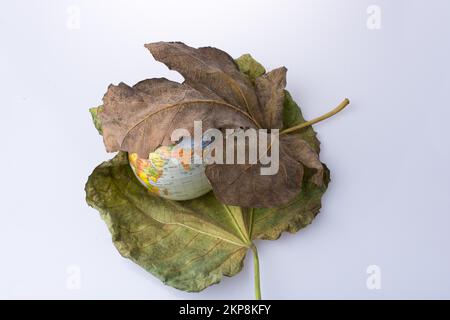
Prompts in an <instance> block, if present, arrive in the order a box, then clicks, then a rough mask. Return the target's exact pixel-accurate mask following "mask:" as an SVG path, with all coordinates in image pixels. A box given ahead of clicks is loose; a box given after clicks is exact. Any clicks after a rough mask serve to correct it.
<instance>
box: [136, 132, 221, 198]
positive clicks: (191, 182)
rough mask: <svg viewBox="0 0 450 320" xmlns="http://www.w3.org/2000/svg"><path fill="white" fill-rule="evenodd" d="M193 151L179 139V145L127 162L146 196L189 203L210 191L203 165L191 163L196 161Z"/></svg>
mask: <svg viewBox="0 0 450 320" xmlns="http://www.w3.org/2000/svg"><path fill="white" fill-rule="evenodd" d="M193 150H194V149H193V147H192V144H191V142H190V140H189V139H183V140H182V141H181V142H180V143H179V144H176V145H170V146H161V147H159V148H158V149H156V150H155V151H154V152H152V153H150V155H149V157H148V159H142V158H139V156H138V155H137V154H136V153H130V154H129V155H128V158H129V161H130V165H131V168H132V169H133V172H134V174H135V175H136V177H137V178H138V180H139V181H140V182H141V183H142V184H143V185H144V186H145V187H147V189H148V190H149V191H150V192H152V193H154V194H157V195H158V196H160V197H162V198H166V199H170V200H190V199H195V198H198V197H200V196H202V195H204V194H206V193H208V192H209V191H211V189H212V187H211V184H210V183H209V181H208V178H207V177H206V175H205V166H204V164H202V163H196V161H194V160H195V159H198V158H197V156H196V155H194V152H193Z"/></svg>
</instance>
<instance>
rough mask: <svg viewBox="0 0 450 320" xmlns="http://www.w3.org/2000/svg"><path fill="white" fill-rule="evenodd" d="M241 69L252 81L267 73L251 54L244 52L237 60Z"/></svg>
mask: <svg viewBox="0 0 450 320" xmlns="http://www.w3.org/2000/svg"><path fill="white" fill-rule="evenodd" d="M235 62H236V64H237V66H238V68H239V70H240V71H241V72H243V73H245V74H246V75H247V76H248V77H249V78H250V79H251V80H252V81H255V79H256V78H257V77H259V76H262V75H263V74H265V73H266V69H265V68H264V67H263V66H262V65H261V64H260V63H259V62H258V61H256V60H255V59H253V57H252V56H251V55H250V54H249V53H246V54H243V55H242V56H240V57H239V58H237V59H236V60H235Z"/></svg>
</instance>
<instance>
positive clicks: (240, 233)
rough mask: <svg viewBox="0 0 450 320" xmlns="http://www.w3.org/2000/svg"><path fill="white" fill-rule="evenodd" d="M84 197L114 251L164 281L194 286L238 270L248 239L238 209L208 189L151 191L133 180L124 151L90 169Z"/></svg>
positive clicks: (188, 288)
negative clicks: (173, 193) (194, 195)
mask: <svg viewBox="0 0 450 320" xmlns="http://www.w3.org/2000/svg"><path fill="white" fill-rule="evenodd" d="M86 200H87V202H88V204H89V205H90V206H92V207H94V208H95V209H97V210H98V211H99V212H100V213H101V216H102V218H103V219H104V220H105V222H106V224H107V225H108V228H109V230H110V232H111V233H112V236H113V242H114V244H115V246H116V247H117V249H118V250H119V252H120V253H121V254H122V255H123V256H124V257H126V258H130V259H131V260H133V261H134V262H136V263H137V264H138V265H140V266H142V267H143V268H144V269H146V270H147V271H149V272H151V273H152V274H154V275H155V276H156V277H158V278H159V279H161V280H162V281H163V282H164V283H166V284H168V285H170V286H173V287H175V288H177V289H181V290H185V291H200V290H203V289H204V288H206V287H207V286H209V285H211V284H214V283H217V282H219V281H220V279H221V278H222V276H223V275H226V276H233V275H235V274H236V273H238V272H239V271H240V270H241V269H242V265H243V259H244V257H245V254H246V252H247V249H248V247H249V246H250V242H249V239H248V238H247V236H246V234H247V232H246V228H245V224H244V221H243V214H242V211H241V209H240V208H237V207H231V208H230V207H227V206H225V205H222V204H221V203H219V202H218V201H217V200H216V199H215V198H214V196H213V194H212V193H209V194H207V195H205V196H203V197H201V198H198V199H194V200H190V201H183V202H177V201H171V200H166V199H163V198H160V197H158V196H155V195H153V194H151V193H149V192H148V191H147V189H146V188H145V187H143V186H142V185H141V184H140V183H139V182H138V180H137V179H136V177H135V176H134V174H133V172H132V170H131V168H130V165H129V163H128V158H127V156H126V154H125V153H122V152H121V153H119V154H118V155H117V156H116V157H115V158H113V159H112V160H110V161H107V162H104V163H102V164H101V165H100V166H98V167H97V168H96V169H95V170H94V172H93V173H92V175H91V176H90V177H89V180H88V182H87V184H86Z"/></svg>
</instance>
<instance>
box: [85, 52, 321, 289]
mask: <svg viewBox="0 0 450 320" xmlns="http://www.w3.org/2000/svg"><path fill="white" fill-rule="evenodd" d="M250 58H251V57H250V56H249V58H246V59H247V64H246V67H245V68H246V69H243V70H242V71H243V72H245V73H246V74H252V75H254V74H257V72H259V73H260V72H261V71H257V70H258V68H259V67H258V63H254V62H252V61H250V60H249V59H250ZM241 64H242V63H241ZM238 65H239V63H238ZM260 75H261V74H259V76H260ZM304 121H305V120H304V119H303V117H302V115H301V111H300V109H299V108H298V106H297V104H296V103H295V102H294V101H293V100H292V97H291V96H290V94H289V93H288V92H287V91H286V92H285V101H284V109H283V124H284V126H285V127H288V126H292V125H294V124H298V123H302V122H304ZM94 123H95V120H94ZM295 137H298V139H300V140H304V141H306V142H307V143H308V144H310V146H311V147H312V148H313V149H316V150H317V151H318V148H319V141H318V140H317V138H316V134H315V132H314V130H313V129H312V128H311V127H307V128H304V129H302V130H300V131H299V133H298V134H296V135H295ZM313 177H314V170H312V169H308V168H305V175H304V178H303V182H302V191H301V193H299V194H298V195H297V197H296V198H295V199H294V200H293V201H291V202H290V203H289V204H287V205H285V206H283V207H278V208H268V209H264V208H263V209H261V208H258V209H256V208H255V209H252V208H240V207H234V206H227V205H224V204H222V203H220V202H219V201H218V200H217V199H216V198H215V197H214V195H213V193H212V192H210V193H208V194H206V195H204V196H202V197H200V198H197V199H194V200H189V201H172V200H167V199H163V198H160V197H158V196H155V195H154V194H152V193H150V192H148V190H147V189H146V188H145V187H143V186H142V185H141V184H140V183H139V182H138V180H137V179H136V177H135V176H134V173H133V172H132V170H131V168H130V165H129V162H128V158H127V154H126V153H124V152H119V153H118V154H117V156H116V157H114V158H113V159H112V160H109V161H106V162H104V163H102V164H101V165H100V166H98V167H97V168H96V169H95V170H94V171H93V173H92V174H91V176H90V177H89V179H88V182H87V184H86V200H87V203H88V204H89V205H90V206H92V207H93V208H95V209H97V210H98V211H99V212H100V214H101V216H102V218H103V219H104V221H105V222H106V224H107V226H108V228H109V230H110V232H111V234H112V238H113V242H114V244H115V246H116V247H117V249H118V250H119V252H120V253H121V254H122V255H123V256H124V257H126V258H129V259H131V260H132V261H134V262H135V263H137V264H138V265H140V266H141V267H143V268H144V269H146V270H147V271H149V272H150V273H152V274H153V275H155V276H156V277H158V278H159V279H161V280H162V281H163V282H164V283H166V284H168V285H170V286H172V287H175V288H177V289H180V290H185V291H200V290H203V289H205V288H206V287H208V286H210V285H212V284H215V283H218V282H219V281H220V280H221V279H222V278H223V276H233V275H235V274H236V273H238V272H239V271H240V270H241V269H242V267H243V260H244V257H245V255H246V253H247V251H248V250H249V249H251V250H253V252H254V258H255V288H256V297H257V298H259V297H260V293H259V265H258V258H257V251H256V247H255V245H254V244H253V241H254V240H256V239H270V240H274V239H277V238H279V237H280V235H281V234H282V233H283V232H284V231H288V232H291V233H294V232H297V231H298V230H299V229H301V228H303V227H305V226H307V225H308V224H310V223H311V222H312V221H313V219H314V217H315V216H316V215H317V213H318V212H319V210H320V208H321V197H322V195H323V194H324V192H325V191H326V189H327V186H328V182H329V181H330V178H329V170H328V168H327V167H326V166H325V165H324V174H323V183H322V184H321V185H318V184H317V183H313Z"/></svg>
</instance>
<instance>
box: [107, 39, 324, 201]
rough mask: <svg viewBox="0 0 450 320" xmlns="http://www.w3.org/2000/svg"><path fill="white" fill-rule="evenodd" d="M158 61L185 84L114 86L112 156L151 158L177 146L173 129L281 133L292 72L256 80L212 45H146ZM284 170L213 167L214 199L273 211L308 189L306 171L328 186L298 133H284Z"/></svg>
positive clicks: (110, 127)
mask: <svg viewBox="0 0 450 320" xmlns="http://www.w3.org/2000/svg"><path fill="white" fill-rule="evenodd" d="M145 47H146V48H148V49H149V50H150V52H151V53H152V55H153V56H154V58H155V59H156V60H158V61H160V62H162V63H164V64H166V65H167V66H168V67H169V68H170V69H173V70H176V71H178V72H179V73H180V74H181V75H182V76H183V77H184V79H185V82H184V83H182V84H180V83H177V82H173V81H169V80H167V79H164V78H158V79H149V80H144V81H142V82H139V83H137V84H136V85H134V86H133V87H130V86H128V85H126V84H124V83H120V84H119V85H118V86H114V85H110V86H109V88H108V91H107V93H106V94H105V96H104V98H103V111H102V112H101V114H100V120H101V123H102V132H103V139H104V143H105V146H106V149H107V151H109V152H115V151H127V152H132V153H137V154H138V155H139V156H140V157H144V158H147V157H148V154H149V153H150V152H152V151H154V150H155V149H156V148H157V147H159V146H160V145H167V144H171V143H173V142H172V141H171V139H170V137H171V134H172V131H173V130H174V129H178V128H184V129H187V130H189V131H190V132H191V133H193V127H194V121H202V126H203V130H207V129H210V128H217V129H220V130H223V129H226V128H245V129H247V128H254V129H260V128H264V129H280V130H281V129H282V128H283V120H282V119H283V101H284V97H285V90H284V88H285V86H286V68H284V67H281V68H278V69H275V70H273V71H271V72H268V73H265V74H262V75H259V76H256V77H254V78H252V79H251V78H250V77H249V76H248V75H246V74H244V73H242V72H241V71H240V70H239V68H238V66H237V65H236V63H235V61H234V60H233V58H231V57H230V56H229V55H228V54H227V53H225V52H224V51H221V50H219V49H216V48H212V47H205V48H198V49H195V48H192V47H189V46H187V45H185V44H183V43H180V42H157V43H151V44H147V45H145ZM279 150H280V154H279V170H278V172H277V173H276V174H274V175H261V170H260V169H261V167H262V166H263V165H262V164H261V163H259V162H258V163H257V164H235V165H231V164H212V165H208V166H207V168H206V175H207V177H208V179H209V181H210V182H211V185H212V187H213V191H214V194H215V195H216V197H217V198H218V199H219V200H220V201H221V202H223V203H225V204H227V205H234V206H240V207H251V208H269V207H278V206H281V205H285V204H287V203H289V202H290V201H292V200H293V199H294V198H295V197H296V195H298V193H299V192H300V190H301V186H302V181H303V176H304V171H305V170H304V167H308V168H311V169H313V170H315V173H314V175H313V179H312V181H313V182H314V183H316V184H317V185H321V184H322V183H323V170H324V169H323V166H322V163H321V162H320V160H319V156H318V154H317V152H316V151H315V150H313V149H312V148H311V147H310V145H309V144H308V143H307V142H305V141H304V140H302V138H301V137H300V136H297V135H295V134H290V135H289V134H286V135H283V134H281V136H280V145H279Z"/></svg>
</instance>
